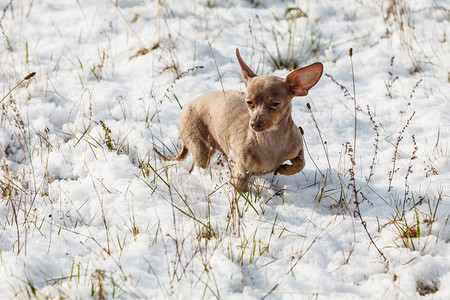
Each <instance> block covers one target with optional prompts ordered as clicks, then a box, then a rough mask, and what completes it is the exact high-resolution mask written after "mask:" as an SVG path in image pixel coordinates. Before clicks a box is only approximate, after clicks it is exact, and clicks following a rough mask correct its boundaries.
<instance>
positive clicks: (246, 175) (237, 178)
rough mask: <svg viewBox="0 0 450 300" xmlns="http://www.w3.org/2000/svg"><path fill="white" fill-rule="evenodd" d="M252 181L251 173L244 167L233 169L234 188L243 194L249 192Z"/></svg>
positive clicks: (237, 166)
mask: <svg viewBox="0 0 450 300" xmlns="http://www.w3.org/2000/svg"><path fill="white" fill-rule="evenodd" d="M249 179H250V172H248V171H246V170H245V169H244V168H243V167H241V166H239V165H236V166H234V168H233V181H234V187H235V188H236V189H237V190H238V191H241V192H244V193H245V192H248V181H249Z"/></svg>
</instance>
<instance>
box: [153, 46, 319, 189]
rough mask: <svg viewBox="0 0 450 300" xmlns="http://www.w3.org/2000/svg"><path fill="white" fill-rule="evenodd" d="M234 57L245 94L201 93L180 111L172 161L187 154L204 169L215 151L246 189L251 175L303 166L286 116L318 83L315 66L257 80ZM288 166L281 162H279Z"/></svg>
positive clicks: (296, 133) (297, 133)
mask: <svg viewBox="0 0 450 300" xmlns="http://www.w3.org/2000/svg"><path fill="white" fill-rule="evenodd" d="M236 56H237V58H238V61H239V64H240V66H241V74H242V79H243V80H244V82H245V84H246V86H247V93H242V92H238V91H217V92H210V93H207V94H204V95H202V96H200V97H198V98H197V99H195V100H194V101H192V102H191V103H189V104H188V105H187V106H186V107H185V108H184V110H183V112H182V114H181V118H180V122H179V125H178V129H179V132H180V138H181V140H182V141H183V149H182V151H181V153H180V154H179V155H178V156H177V157H175V158H171V159H169V158H167V157H165V156H163V155H162V154H161V153H159V152H158V151H157V150H156V149H155V152H156V153H157V154H158V155H159V156H160V157H161V158H163V159H164V160H166V161H167V160H178V161H179V160H184V159H186V156H187V153H188V151H190V152H191V153H192V156H193V163H192V166H191V168H190V169H189V172H191V171H192V170H193V168H194V165H196V166H199V167H201V168H203V169H205V168H207V167H208V165H209V163H210V160H211V157H212V155H213V154H214V152H215V150H218V151H220V152H222V153H223V155H224V157H225V158H226V159H228V160H231V161H232V162H234V167H233V180H234V185H235V187H236V188H237V189H238V190H241V191H248V180H249V178H250V176H251V175H257V176H258V175H263V174H266V173H270V172H277V173H280V174H283V175H292V174H295V173H298V172H300V171H301V170H303V168H304V167H305V159H304V151H303V136H302V131H301V129H299V128H298V127H297V126H296V125H295V123H294V121H293V120H292V118H291V100H292V98H293V97H295V96H306V95H307V94H308V90H309V89H310V88H312V87H313V86H314V85H315V84H316V83H317V82H318V81H319V79H320V77H321V76H322V72H323V66H322V64H321V63H314V64H312V65H310V66H307V67H304V68H300V69H297V70H294V71H293V72H291V73H290V74H288V75H287V77H286V78H280V77H276V76H270V75H262V76H257V75H256V74H255V73H254V72H253V71H252V70H251V69H250V68H249V67H248V66H247V65H246V64H245V62H244V61H243V60H242V58H241V56H240V54H239V50H238V49H236ZM287 160H289V161H291V164H284V162H285V161H287Z"/></svg>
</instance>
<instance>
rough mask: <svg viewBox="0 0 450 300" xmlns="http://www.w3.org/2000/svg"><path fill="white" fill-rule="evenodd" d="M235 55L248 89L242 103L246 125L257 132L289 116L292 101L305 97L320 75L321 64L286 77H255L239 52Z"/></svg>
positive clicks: (275, 124)
mask: <svg viewBox="0 0 450 300" xmlns="http://www.w3.org/2000/svg"><path fill="white" fill-rule="evenodd" d="M236 56H237V59H238V61H239V64H240V66H241V74H242V79H243V80H244V83H245V85H246V87H247V94H246V99H245V101H246V104H247V108H248V110H249V113H250V124H249V125H250V127H251V128H252V129H253V130H254V131H256V132H262V131H267V130H271V129H275V128H276V127H277V126H278V125H279V124H280V123H281V121H282V120H283V119H284V118H287V117H288V116H289V115H290V114H291V100H292V98H293V97H296V96H306V95H307V94H308V91H309V89H311V88H312V87H313V86H314V85H315V84H316V83H317V82H318V81H319V79H320V77H321V76H322V72H323V65H322V64H321V63H314V64H312V65H309V66H307V67H303V68H299V69H296V70H294V71H292V72H291V73H290V74H288V75H287V76H286V78H281V77H276V76H270V75H262V76H257V75H256V74H255V73H254V72H253V71H252V70H251V69H250V68H249V67H248V66H247V65H246V64H245V62H244V61H243V60H242V58H241V55H240V53H239V50H238V49H236Z"/></svg>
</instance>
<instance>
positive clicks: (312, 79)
mask: <svg viewBox="0 0 450 300" xmlns="http://www.w3.org/2000/svg"><path fill="white" fill-rule="evenodd" d="M322 73H323V65H322V64H321V63H319V62H317V63H314V64H312V65H309V66H307V67H303V68H300V69H297V70H294V71H292V72H291V73H290V74H288V76H286V82H287V84H288V85H289V88H290V89H291V92H292V93H293V94H294V95H295V96H306V95H308V90H309V89H310V88H312V87H313V86H315V85H316V83H317V82H318V81H319V79H320V77H321V76H322Z"/></svg>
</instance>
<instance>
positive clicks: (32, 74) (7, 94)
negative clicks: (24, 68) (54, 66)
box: [0, 72, 36, 103]
mask: <svg viewBox="0 0 450 300" xmlns="http://www.w3.org/2000/svg"><path fill="white" fill-rule="evenodd" d="M34 75H36V72H31V73H30V74H28V75H27V76H25V77H24V78H23V79H22V80H21V81H19V83H18V84H16V85H15V86H14V87H13V88H12V89H10V90H9V92H8V93H6V95H5V96H4V97H3V98H2V100H0V103H2V102H3V100H5V99H6V97H8V96H9V95H10V94H11V93H12V91H14V90H15V89H16V88H17V87H18V86H19V85H21V84H22V83H23V82H24V81H27V80H30V79H31V78H33V77H34Z"/></svg>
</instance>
